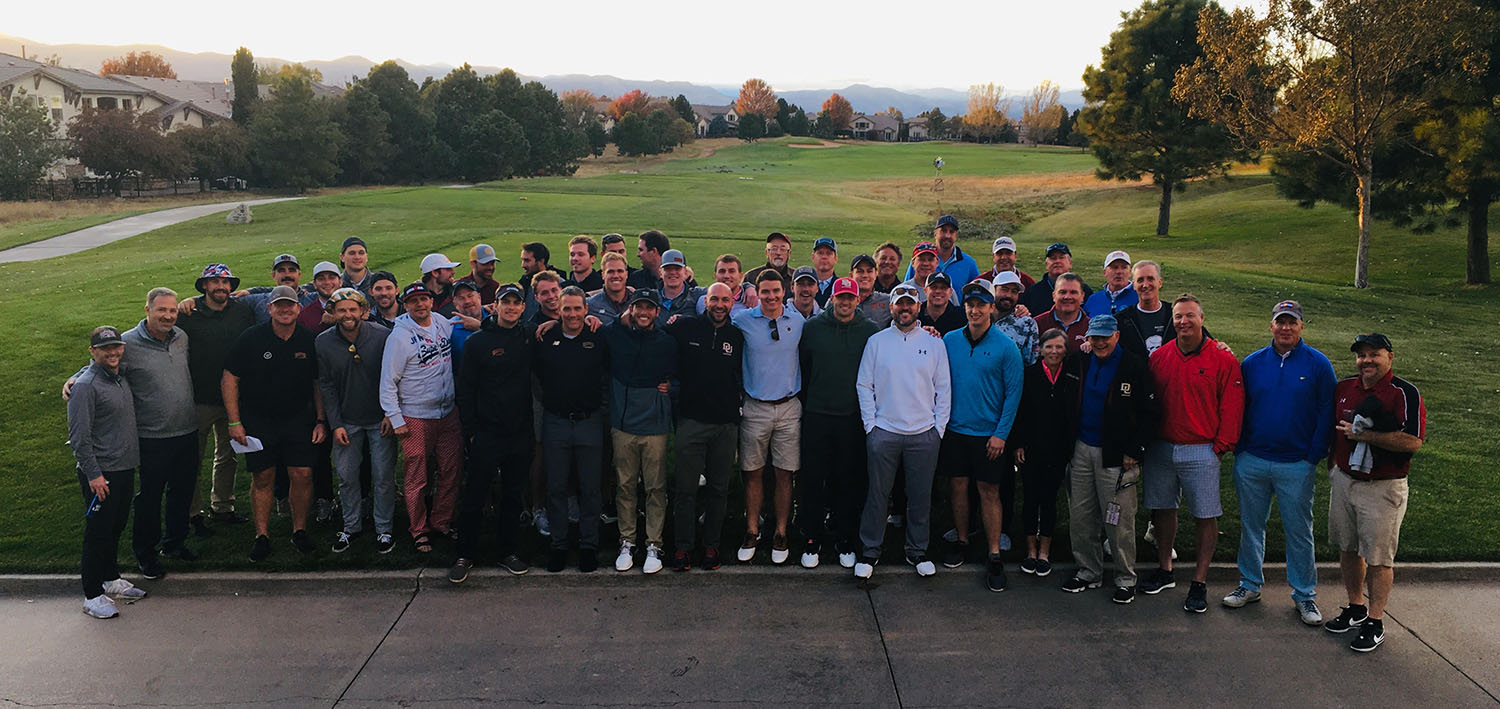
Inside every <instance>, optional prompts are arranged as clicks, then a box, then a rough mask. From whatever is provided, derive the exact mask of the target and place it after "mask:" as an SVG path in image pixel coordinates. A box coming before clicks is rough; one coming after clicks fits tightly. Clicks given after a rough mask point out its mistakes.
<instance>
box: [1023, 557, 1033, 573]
mask: <svg viewBox="0 0 1500 709" xmlns="http://www.w3.org/2000/svg"><path fill="white" fill-rule="evenodd" d="M1021 573H1023V574H1027V575H1031V574H1034V573H1036V557H1034V556H1028V557H1026V558H1025V559H1022V560H1021Z"/></svg>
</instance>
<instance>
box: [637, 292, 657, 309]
mask: <svg viewBox="0 0 1500 709" xmlns="http://www.w3.org/2000/svg"><path fill="white" fill-rule="evenodd" d="M643 301H644V302H647V303H650V304H652V305H654V306H656V307H658V308H660V307H661V296H659V295H657V294H656V290H655V289H652V288H641V289H639V290H637V291H636V292H634V293H631V294H630V304H631V305H635V304H636V303H640V302H643Z"/></svg>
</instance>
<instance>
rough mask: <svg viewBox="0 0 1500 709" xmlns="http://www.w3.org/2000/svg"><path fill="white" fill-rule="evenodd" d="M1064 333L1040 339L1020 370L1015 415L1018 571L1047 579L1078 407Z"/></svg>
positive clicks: (1047, 334)
mask: <svg viewBox="0 0 1500 709" xmlns="http://www.w3.org/2000/svg"><path fill="white" fill-rule="evenodd" d="M1067 343H1068V338H1067V333H1064V332H1063V331H1062V330H1059V329H1056V328H1053V329H1051V330H1048V331H1046V332H1044V333H1042V335H1041V338H1040V345H1041V357H1040V358H1039V359H1037V361H1036V362H1035V363H1034V364H1032V365H1031V366H1029V367H1027V368H1026V377H1025V380H1024V381H1025V387H1024V389H1023V390H1022V393H1021V407H1020V410H1019V411H1018V412H1017V415H1016V429H1017V431H1018V432H1019V435H1018V436H1017V435H1013V436H1012V438H1013V439H1014V438H1019V441H1017V442H1016V462H1017V463H1019V464H1020V466H1021V491H1022V495H1023V501H1022V503H1021V519H1022V521H1023V523H1024V524H1025V530H1024V531H1025V534H1026V558H1025V559H1024V560H1022V561H1021V571H1022V572H1024V573H1028V574H1036V575H1037V576H1046V575H1047V574H1049V573H1052V562H1051V561H1050V560H1049V558H1048V556H1049V554H1050V553H1051V550H1052V531H1053V527H1054V526H1055V525H1056V524H1057V489H1058V487H1059V486H1061V485H1062V481H1063V476H1064V474H1065V473H1066V472H1067V468H1068V462H1069V461H1070V460H1072V458H1073V439H1074V437H1075V434H1074V429H1075V428H1076V423H1075V422H1074V421H1073V420H1072V419H1073V417H1074V411H1075V410H1076V409H1077V404H1078V386H1079V381H1078V374H1077V367H1069V366H1067V363H1066V362H1065V358H1066V356H1067V352H1068V349H1067V347H1068V345H1067Z"/></svg>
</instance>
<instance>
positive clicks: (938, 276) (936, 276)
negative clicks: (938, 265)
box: [927, 271, 953, 288]
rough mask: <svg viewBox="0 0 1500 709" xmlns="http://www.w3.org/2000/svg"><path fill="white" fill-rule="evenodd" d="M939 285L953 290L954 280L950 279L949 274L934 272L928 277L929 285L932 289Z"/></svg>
mask: <svg viewBox="0 0 1500 709" xmlns="http://www.w3.org/2000/svg"><path fill="white" fill-rule="evenodd" d="M939 284H941V285H942V286H943V287H945V288H952V287H953V279H952V278H949V277H948V274H946V273H943V272H942V271H933V272H932V275H930V276H928V277H927V285H928V286H929V287H931V286H935V285H939Z"/></svg>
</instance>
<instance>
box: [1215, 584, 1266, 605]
mask: <svg viewBox="0 0 1500 709" xmlns="http://www.w3.org/2000/svg"><path fill="white" fill-rule="evenodd" d="M1223 603H1224V607H1225V608H1244V607H1245V604H1247V603H1260V591H1252V590H1250V589H1248V588H1245V587H1244V586H1236V587H1235V589H1234V590H1233V591H1230V592H1229V595H1227V596H1225V597H1224V601H1223Z"/></svg>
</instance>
